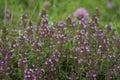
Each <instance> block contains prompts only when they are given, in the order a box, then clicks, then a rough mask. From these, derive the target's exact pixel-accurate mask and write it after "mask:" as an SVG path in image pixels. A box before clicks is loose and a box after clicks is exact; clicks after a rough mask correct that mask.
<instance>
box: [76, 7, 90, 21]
mask: <svg viewBox="0 0 120 80" xmlns="http://www.w3.org/2000/svg"><path fill="white" fill-rule="evenodd" d="M88 15H89V14H88V11H87V10H85V9H84V8H78V9H77V10H76V11H75V13H74V16H75V17H77V18H78V19H82V20H86V19H87V18H88Z"/></svg>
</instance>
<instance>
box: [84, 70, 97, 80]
mask: <svg viewBox="0 0 120 80" xmlns="http://www.w3.org/2000/svg"><path fill="white" fill-rule="evenodd" d="M86 77H87V78H92V80H96V73H95V71H94V70H90V71H88V72H87V73H86Z"/></svg>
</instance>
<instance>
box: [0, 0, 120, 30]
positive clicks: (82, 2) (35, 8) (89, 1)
mask: <svg viewBox="0 0 120 80" xmlns="http://www.w3.org/2000/svg"><path fill="white" fill-rule="evenodd" d="M46 1H47V2H48V3H49V6H48V7H47V13H48V19H49V20H50V22H57V21H61V20H65V19H66V16H68V15H70V16H71V17H72V18H74V12H75V10H76V9H77V8H80V7H83V8H85V9H87V10H88V12H89V15H90V16H89V19H90V17H92V15H93V14H94V12H95V9H96V7H98V8H99V12H100V22H101V24H103V25H104V24H111V25H116V26H118V25H119V21H120V1H119V0H112V3H113V6H112V8H108V7H107V3H108V0H0V26H2V25H3V20H4V13H3V12H4V10H5V9H6V10H9V12H10V13H11V15H12V16H11V21H12V24H11V25H12V26H14V24H17V23H18V22H19V21H20V17H21V15H22V14H23V13H27V14H28V18H29V19H32V20H33V22H34V23H37V22H39V17H38V14H39V12H40V11H41V10H42V9H43V8H44V5H45V2H46ZM119 29H120V28H119Z"/></svg>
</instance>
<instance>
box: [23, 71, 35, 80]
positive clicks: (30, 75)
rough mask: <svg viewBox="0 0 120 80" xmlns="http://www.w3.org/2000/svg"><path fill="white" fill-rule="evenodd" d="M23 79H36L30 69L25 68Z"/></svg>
mask: <svg viewBox="0 0 120 80" xmlns="http://www.w3.org/2000/svg"><path fill="white" fill-rule="evenodd" d="M24 80H36V76H35V74H34V72H33V70H32V69H25V71H24Z"/></svg>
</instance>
